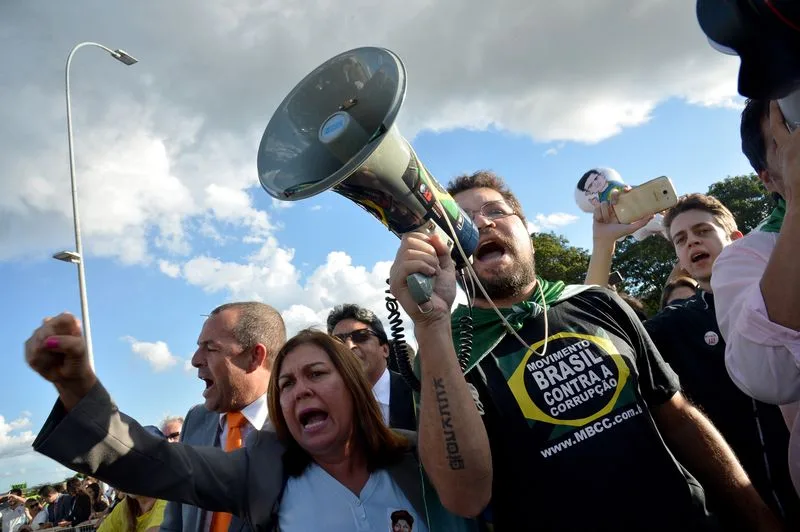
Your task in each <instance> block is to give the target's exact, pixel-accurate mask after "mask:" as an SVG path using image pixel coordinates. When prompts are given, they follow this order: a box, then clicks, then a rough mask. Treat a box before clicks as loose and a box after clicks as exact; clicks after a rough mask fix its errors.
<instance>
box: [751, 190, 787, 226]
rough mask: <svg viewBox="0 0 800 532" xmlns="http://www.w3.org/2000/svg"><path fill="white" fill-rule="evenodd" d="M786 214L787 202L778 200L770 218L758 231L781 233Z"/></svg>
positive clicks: (762, 223) (768, 217) (781, 199)
mask: <svg viewBox="0 0 800 532" xmlns="http://www.w3.org/2000/svg"><path fill="white" fill-rule="evenodd" d="M785 214H786V200H785V199H783V198H778V201H777V204H776V205H775V208H774V209H772V212H771V213H769V216H767V218H766V219H765V220H764V221H763V222H761V225H760V226H758V229H759V230H761V231H764V232H765V233H780V231H781V225H783V217H784V215H785Z"/></svg>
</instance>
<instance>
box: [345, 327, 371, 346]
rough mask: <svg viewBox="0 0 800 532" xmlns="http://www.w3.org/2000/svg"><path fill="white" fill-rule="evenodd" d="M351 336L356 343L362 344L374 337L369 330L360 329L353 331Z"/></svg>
mask: <svg viewBox="0 0 800 532" xmlns="http://www.w3.org/2000/svg"><path fill="white" fill-rule="evenodd" d="M350 335H351V336H352V337H353V341H354V342H356V343H357V344H360V343H363V342H366V341H367V340H369V337H370V336H372V331H370V330H369V329H359V330H358V331H353V332H352V333H350Z"/></svg>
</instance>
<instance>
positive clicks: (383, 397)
mask: <svg viewBox="0 0 800 532" xmlns="http://www.w3.org/2000/svg"><path fill="white" fill-rule="evenodd" d="M372 393H373V394H374V395H375V399H376V400H377V401H378V404H379V405H380V407H381V413H383V421H384V423H386V426H389V398H390V397H391V395H392V381H391V378H390V375H389V368H386V369H384V370H383V374H382V375H381V378H380V379H378V382H376V383H375V386H373V387H372Z"/></svg>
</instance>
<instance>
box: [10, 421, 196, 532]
mask: <svg viewBox="0 0 800 532" xmlns="http://www.w3.org/2000/svg"><path fill="white" fill-rule="evenodd" d="M182 426H183V418H182V417H179V416H170V417H167V418H165V419H164V420H162V422H161V424H160V426H159V427H156V426H153V425H149V426H147V427H145V428H146V430H148V431H149V432H150V433H152V434H154V435H156V436H158V437H162V438H163V439H165V440H167V441H169V442H177V441H178V439H179V437H180V433H181V428H182ZM25 491H27V492H28V493H27V497H26V496H25V493H24V492H23V489H22V488H14V489H12V490H10V491H9V492H8V494H6V495H5V496H3V497H0V503H5V506H3V505H2V504H0V532H33V531H35V530H45V529H52V530H56V529H73V528H77V529H81V530H95V529H97V530H102V531H105V532H156V531H157V530H158V529H159V528H160V527H161V522H162V521H163V518H164V508H165V506H166V501H163V500H158V499H154V498H151V497H143V496H140V495H134V494H130V493H125V492H123V491H120V490H118V489H116V488H114V487H112V486H109V485H108V484H106V483H105V482H102V481H99V480H97V479H95V478H92V477H83V478H81V477H79V476H74V477H71V478H68V479H67V480H65V481H64V482H61V483H57V484H46V485H43V486H40V487H38V488H36V489H35V490H33V491H32V490H27V489H26V490H25Z"/></svg>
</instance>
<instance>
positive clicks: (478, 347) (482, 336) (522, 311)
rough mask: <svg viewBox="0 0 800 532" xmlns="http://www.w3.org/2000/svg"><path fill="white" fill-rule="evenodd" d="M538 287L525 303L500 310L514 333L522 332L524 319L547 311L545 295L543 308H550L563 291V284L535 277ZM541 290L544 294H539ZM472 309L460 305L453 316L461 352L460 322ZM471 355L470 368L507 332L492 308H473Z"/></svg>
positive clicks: (456, 343)
mask: <svg viewBox="0 0 800 532" xmlns="http://www.w3.org/2000/svg"><path fill="white" fill-rule="evenodd" d="M536 281H537V283H538V286H537V287H535V288H534V289H533V293H531V295H530V297H528V299H526V300H525V301H521V302H520V303H517V304H515V305H512V306H511V307H510V308H501V309H499V310H500V312H501V313H502V314H503V317H504V318H505V319H506V320H507V321H508V323H509V324H510V325H511V327H513V328H514V330H515V331H519V330H520V329H521V328H522V325H523V324H524V323H525V320H526V319H528V318H535V317H536V316H538V315H539V314H541V313H542V311H543V310H544V309H543V307H542V295H544V306H545V307H548V306H550V305H551V304H553V303H554V302H556V301H557V300H558V298H559V297H560V296H561V292H563V291H564V287H565V285H564V283H563V282H562V281H555V282H551V281H546V280H544V279H542V278H541V277H538V276H537V277H536ZM539 287H541V293H540V291H539ZM469 312H470V311H469V307H467V306H466V305H458V307H456V310H455V312H453V315H452V324H453V342H454V345H455V347H456V350H458V346H459V345H461V330H460V327H459V324H458V322H459V320H460V319H461V318H462V317H464V316H466V315H468V314H469ZM472 328H473V333H472V335H473V336H472V354H471V356H470V365H472V363H473V361H474V360H475V359H477V358H478V357H480V356H481V355H483V354H484V353H485V352H486V351H487V350H488V349H489V348H491V347H492V345H493V344H494V343H495V342H496V341H497V340H498V338H500V336H501V335H502V334H503V333H504V332H506V326H505V324H504V323H503V321H502V320H501V319H500V317H499V316H498V315H497V313H496V312H495V311H494V310H493V309H491V308H488V309H486V308H474V307H473V309H472Z"/></svg>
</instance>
